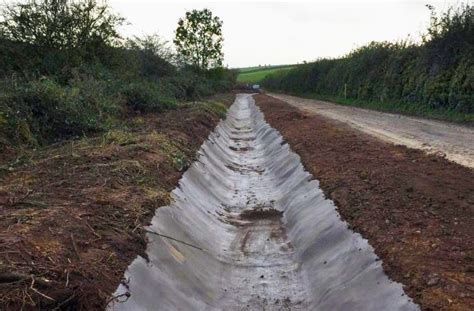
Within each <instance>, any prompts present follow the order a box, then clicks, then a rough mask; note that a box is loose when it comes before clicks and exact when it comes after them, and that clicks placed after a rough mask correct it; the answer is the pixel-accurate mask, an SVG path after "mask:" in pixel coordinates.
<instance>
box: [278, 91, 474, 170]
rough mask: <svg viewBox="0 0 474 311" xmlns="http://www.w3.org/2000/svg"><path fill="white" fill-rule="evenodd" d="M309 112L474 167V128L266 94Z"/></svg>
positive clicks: (395, 142)
mask: <svg viewBox="0 0 474 311" xmlns="http://www.w3.org/2000/svg"><path fill="white" fill-rule="evenodd" d="M269 95H271V96H272V97H275V98H277V99H280V100H283V101H285V102H287V103H289V104H290V105H293V106H295V107H298V108H300V109H302V110H304V111H307V112H310V113H317V114H319V115H322V116H324V117H328V118H330V119H334V120H337V121H341V122H344V123H346V124H348V125H350V126H352V127H354V128H356V129H358V130H361V131H363V132H365V133H367V134H370V135H372V136H375V137H377V138H379V139H381V140H384V141H387V142H390V143H394V144H399V145H405V146H407V147H409V148H415V149H421V150H424V151H426V152H427V153H430V154H431V153H434V154H439V155H443V156H446V158H447V159H448V160H451V161H453V162H456V163H458V164H461V165H464V166H466V167H470V168H474V128H472V127H467V126H461V125H455V124H450V123H445V122H439V121H434V120H427V119H421V118H414V117H407V116H403V115H398V114H392V113H384V112H379V111H373V110H367V109H361V108H356V107H349V106H343V105H337V104H332V103H328V102H325V101H319V100H312V99H306V98H300V97H296V96H290V95H283V94H269Z"/></svg>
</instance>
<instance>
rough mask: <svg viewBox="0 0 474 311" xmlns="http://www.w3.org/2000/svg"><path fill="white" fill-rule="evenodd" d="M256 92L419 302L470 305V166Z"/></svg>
mask: <svg viewBox="0 0 474 311" xmlns="http://www.w3.org/2000/svg"><path fill="white" fill-rule="evenodd" d="M255 99H256V103H257V105H258V106H259V107H260V109H261V110H262V112H263V113H264V114H265V119H266V120H267V121H268V122H269V124H270V125H271V126H272V127H274V128H276V129H277V130H278V131H280V133H281V134H282V135H283V137H284V139H285V141H287V142H288V143H289V144H290V145H291V148H292V149H293V150H294V151H295V152H297V153H298V154H299V155H300V156H301V160H302V162H303V164H304V166H305V168H306V169H307V170H308V171H309V172H310V173H312V174H313V175H314V176H315V177H316V178H317V179H318V180H319V181H320V186H321V188H322V190H323V191H324V193H325V194H326V196H327V197H328V198H330V199H331V200H333V201H334V202H335V204H336V206H337V209H338V212H339V213H340V214H341V216H342V218H343V219H345V220H346V221H347V222H348V223H350V224H351V228H353V229H354V230H355V231H357V232H359V233H361V234H362V236H363V237H365V238H367V239H368V240H369V243H370V244H371V245H372V246H373V247H374V248H375V252H376V254H377V255H379V256H380V257H381V258H382V260H383V268H384V270H385V271H386V273H387V274H388V276H389V277H390V278H392V279H393V280H395V281H398V282H401V283H403V284H404V285H405V291H406V292H407V293H408V294H409V296H410V297H412V298H413V299H414V300H415V302H417V303H418V304H419V305H420V307H421V308H422V309H423V310H474V242H473V241H474V170H472V169H469V168H466V167H463V166H461V165H458V164H456V163H453V162H450V161H449V160H447V159H445V158H442V157H439V156H436V155H427V154H426V153H425V152H424V151H423V150H415V149H410V148H407V147H404V146H400V145H394V144H391V143H386V142H384V141H382V140H378V139H375V138H374V137H373V136H372V135H369V134H366V133H363V132H361V131H359V130H357V129H354V128H353V127H352V126H351V125H348V124H346V123H343V122H339V121H336V120H331V119H330V118H326V117H325V115H324V112H323V113H321V114H320V113H319V112H317V113H316V112H312V111H316V110H318V109H308V110H304V112H303V111H302V110H299V109H298V108H296V107H293V106H291V105H289V104H287V103H286V102H283V101H281V100H278V99H275V98H272V97H269V96H266V95H263V94H260V95H257V96H255ZM318 111H319V110H318ZM390 126H391V125H390V124H387V127H390ZM473 140H474V138H472V136H471V142H472V141H473ZM465 148H472V146H468V145H466V146H465Z"/></svg>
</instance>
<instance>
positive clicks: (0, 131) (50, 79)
mask: <svg viewBox="0 0 474 311" xmlns="http://www.w3.org/2000/svg"><path fill="white" fill-rule="evenodd" d="M0 16H1V17H0V152H1V151H3V150H4V149H5V148H6V147H8V146H12V145H13V146H19V145H29V146H38V145H42V144H45V143H51V142H55V141H60V140H63V139H67V138H73V137H78V136H83V135H85V134H91V133H96V132H100V131H103V130H107V129H109V128H111V127H114V126H116V125H117V124H120V123H121V121H120V117H123V116H126V115H127V114H128V113H131V112H132V113H134V112H140V113H142V112H151V111H156V112H160V111H162V110H165V109H170V108H174V107H175V105H176V102H177V101H181V100H193V99H197V98H200V97H203V96H208V95H211V94H213V93H215V92H219V91H224V90H227V89H229V88H230V87H231V86H232V84H233V80H234V78H235V77H234V74H233V73H232V72H230V71H228V70H225V69H223V68H212V69H208V70H195V68H191V67H190V66H187V65H186V64H181V65H180V66H177V65H176V63H177V62H176V61H175V56H174V55H173V53H171V52H170V49H169V48H168V46H167V44H166V42H163V41H162V40H161V39H160V38H159V37H158V36H156V35H149V36H145V37H142V38H129V39H125V38H122V37H121V36H120V34H119V32H118V31H117V28H118V27H119V26H121V25H123V24H124V19H123V18H122V17H120V16H118V15H116V14H115V13H114V12H113V11H112V10H111V8H110V7H109V6H108V5H107V3H105V2H104V1H96V0H86V1H75V0H44V1H37V0H35V1H28V2H21V3H15V4H11V5H7V6H5V7H3V8H2V10H1V12H0Z"/></svg>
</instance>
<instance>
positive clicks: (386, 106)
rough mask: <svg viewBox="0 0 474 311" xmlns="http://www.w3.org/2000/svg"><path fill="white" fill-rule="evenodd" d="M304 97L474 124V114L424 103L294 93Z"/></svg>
mask: <svg viewBox="0 0 474 311" xmlns="http://www.w3.org/2000/svg"><path fill="white" fill-rule="evenodd" d="M294 95H295V96H301V97H304V98H310V99H317V100H325V101H329V102H334V103H337V104H342V105H347V106H354V107H360V108H366V109H371V110H378V111H384V112H391V113H399V114H404V115H410V116H417V117H423V118H429V119H435V120H441V121H449V122H455V123H462V124H465V125H474V114H472V113H462V112H459V111H455V110H449V109H441V108H437V109H433V108H429V107H426V106H422V105H413V104H408V103H402V102H392V101H390V102H389V101H386V102H380V101H370V100H360V99H353V98H344V97H342V96H331V95H320V94H314V93H305V94H294Z"/></svg>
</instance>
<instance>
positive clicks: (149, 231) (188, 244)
mask: <svg viewBox="0 0 474 311" xmlns="http://www.w3.org/2000/svg"><path fill="white" fill-rule="evenodd" d="M142 230H143V231H145V232H148V233H151V234H156V235H158V236H161V237H163V238H167V239H170V240H173V241H176V242H178V243H181V244H184V245H187V246H191V247H194V248H196V249H198V250H200V251H204V249H202V248H200V247H198V246H196V245H192V244H190V243H187V242H184V241H181V240H178V239H175V238H173V237H171V236H168V235H164V234H161V233H158V232H155V231H151V230H146V229H142Z"/></svg>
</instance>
